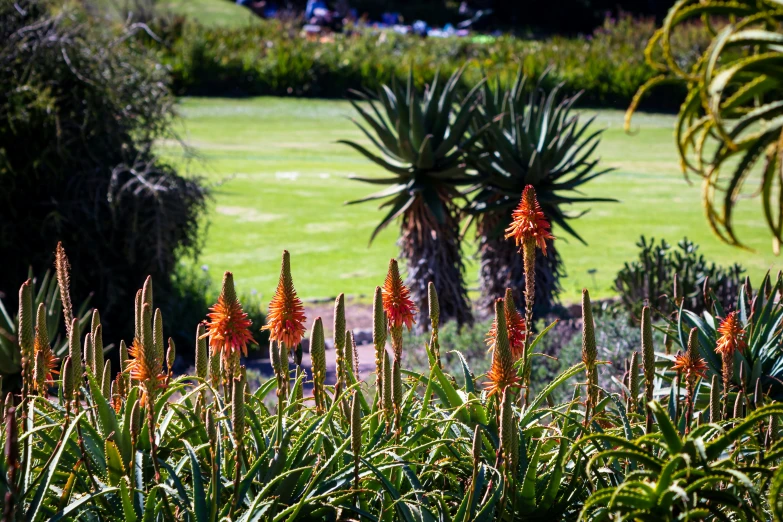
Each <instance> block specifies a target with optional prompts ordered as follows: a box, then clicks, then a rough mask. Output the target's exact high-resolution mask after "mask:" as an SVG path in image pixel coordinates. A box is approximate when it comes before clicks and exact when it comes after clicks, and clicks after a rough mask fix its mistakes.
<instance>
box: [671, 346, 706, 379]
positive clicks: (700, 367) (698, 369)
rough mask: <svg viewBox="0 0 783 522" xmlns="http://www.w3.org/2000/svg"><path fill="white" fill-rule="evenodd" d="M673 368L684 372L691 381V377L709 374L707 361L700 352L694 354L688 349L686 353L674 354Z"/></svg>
mask: <svg viewBox="0 0 783 522" xmlns="http://www.w3.org/2000/svg"><path fill="white" fill-rule="evenodd" d="M672 370H674V371H675V372H682V374H683V375H684V376H685V379H686V380H688V381H690V380H691V379H695V378H697V377H704V376H706V375H707V361H705V360H704V359H702V358H701V356H699V354H693V353H691V351H690V350H688V351H687V352H685V353H678V354H677V355H675V356H674V365H673V366H672Z"/></svg>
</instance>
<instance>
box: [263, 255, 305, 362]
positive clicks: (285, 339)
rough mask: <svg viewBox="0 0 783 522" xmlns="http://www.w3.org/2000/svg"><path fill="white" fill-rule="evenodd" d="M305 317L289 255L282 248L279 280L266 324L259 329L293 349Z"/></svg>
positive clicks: (303, 327)
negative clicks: (292, 275)
mask: <svg viewBox="0 0 783 522" xmlns="http://www.w3.org/2000/svg"><path fill="white" fill-rule="evenodd" d="M306 319H307V318H306V317H305V313H304V305H303V304H302V300H301V299H299V297H297V295H296V289H294V282H293V279H292V278H291V256H290V254H289V253H288V251H287V250H284V251H283V265H282V268H281V270H280V280H279V281H278V283H277V289H276V290H275V295H274V296H273V297H272V300H271V301H270V302H269V314H268V315H267V319H266V326H264V327H263V328H262V329H261V330H269V337H270V339H272V340H273V341H277V342H279V343H283V344H284V345H285V346H286V347H287V348H288V349H289V350H293V349H294V348H296V347H297V346H298V345H299V343H300V342H301V341H302V337H303V336H304V333H305V326H304V324H305V320H306Z"/></svg>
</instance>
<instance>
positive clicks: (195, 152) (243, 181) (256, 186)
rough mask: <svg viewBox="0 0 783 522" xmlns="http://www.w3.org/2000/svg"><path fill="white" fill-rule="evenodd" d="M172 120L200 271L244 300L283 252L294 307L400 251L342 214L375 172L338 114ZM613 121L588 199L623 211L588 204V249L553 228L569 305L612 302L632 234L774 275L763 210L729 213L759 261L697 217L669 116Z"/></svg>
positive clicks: (171, 150) (368, 213)
mask: <svg viewBox="0 0 783 522" xmlns="http://www.w3.org/2000/svg"><path fill="white" fill-rule="evenodd" d="M180 112H181V114H182V116H183V123H182V138H183V139H184V140H185V142H186V143H188V144H189V146H190V147H191V148H192V150H191V151H190V152H189V153H188V154H185V153H183V151H182V150H181V149H179V148H177V147H175V146H173V145H171V144H164V145H163V146H162V150H163V152H164V154H165V156H166V157H167V158H169V159H171V160H172V161H174V162H176V163H177V164H179V165H181V166H182V168H183V169H186V170H187V171H188V172H191V173H193V174H200V175H204V176H205V177H206V178H207V179H208V180H209V182H211V183H212V184H213V185H214V196H215V197H214V201H213V202H212V203H211V205H210V210H209V215H208V218H207V219H208V221H209V229H208V233H207V236H206V244H205V248H204V251H203V254H202V256H201V258H200V259H199V260H198V261H197V263H198V264H205V265H207V266H208V267H209V271H210V274H211V275H212V277H213V278H214V279H216V280H219V278H220V274H221V273H222V271H224V270H232V271H233V272H234V273H235V277H236V280H237V284H238V285H239V289H240V292H243V293H244V292H249V291H251V290H255V291H257V292H259V293H260V294H261V296H262V299H263V300H264V301H266V300H267V299H268V298H269V297H270V296H271V293H272V292H273V291H274V288H275V285H276V282H277V277H278V270H279V262H280V260H279V258H280V253H281V251H282V250H283V249H288V250H289V251H290V252H291V255H292V267H293V272H294V281H295V282H296V285H297V289H298V291H299V293H300V295H301V296H302V297H305V298H320V297H324V298H326V297H332V296H334V295H336V294H337V293H339V292H345V293H346V295H354V296H367V295H371V294H372V291H373V289H374V287H375V286H376V285H377V284H380V283H381V282H382V281H383V277H384V274H385V271H386V265H387V263H388V260H389V258H390V257H391V256H394V255H395V254H396V247H395V244H394V243H395V239H396V232H397V231H396V230H395V229H387V230H386V231H384V232H383V233H382V234H381V235H380V236H379V237H378V238H377V239H376V241H375V242H374V243H373V244H372V245H371V246H369V247H368V243H367V242H368V238H369V236H370V233H371V231H372V229H373V228H374V226H375V225H376V222H377V220H378V219H379V218H380V217H381V214H380V213H379V212H378V211H377V210H376V207H375V206H374V205H372V204H364V205H357V206H344V205H343V202H344V201H346V200H348V199H353V198H357V197H360V196H363V195H365V194H368V193H369V192H370V191H371V190H372V187H370V186H367V185H364V184H361V183H358V182H354V181H351V180H349V179H347V176H348V175H349V174H352V173H355V174H361V175H365V176H366V175H376V174H380V170H379V169H378V168H377V167H375V166H374V165H373V164H372V163H370V162H368V161H366V160H364V159H363V158H362V157H361V156H359V155H358V154H356V153H355V152H354V151H352V150H351V149H349V148H348V147H345V146H342V145H339V144H336V143H335V141H336V140H338V139H341V138H352V139H357V140H362V138H363V137H362V136H361V135H360V133H359V132H358V131H357V130H356V128H355V127H353V125H352V124H351V122H350V121H349V120H348V118H347V116H350V115H351V107H350V106H349V105H348V104H347V103H345V102H342V101H321V100H303V99H279V98H256V99H243V100H235V99H195V98H191V99H183V100H182V102H181V107H180ZM588 112H594V111H588ZM622 117H623V114H622V113H621V112H618V111H598V120H597V124H598V125H600V126H602V127H605V128H606V132H605V134H604V138H603V141H602V143H601V145H600V147H599V149H598V154H599V155H600V156H601V158H602V162H603V164H604V165H606V166H612V167H615V168H616V169H617V170H616V171H614V172H613V173H611V174H609V175H607V176H604V177H603V178H602V179H599V180H596V181H594V182H593V183H592V186H591V187H590V188H589V192H588V193H589V194H590V195H601V196H609V197H614V198H617V199H619V200H621V203H619V204H603V205H600V206H598V205H596V206H595V207H594V208H593V209H592V211H591V212H590V213H588V214H587V215H586V216H584V217H583V218H581V219H579V220H578V221H575V222H573V223H574V226H575V228H576V229H577V231H578V232H579V233H580V234H582V236H583V237H584V238H585V240H586V241H587V242H588V245H587V246H584V245H582V244H580V243H579V242H577V241H575V240H573V239H570V238H568V237H565V236H560V235H559V234H558V230H557V229H555V234H556V235H558V236H559V240H558V241H559V242H558V248H559V249H560V252H561V253H562V256H563V259H564V260H565V264H566V269H567V271H568V278H567V279H565V280H564V281H563V284H564V288H565V291H566V294H565V296H564V298H565V300H566V301H575V300H577V298H578V295H579V293H580V291H581V288H582V287H587V288H589V289H590V290H591V293H593V294H594V295H595V296H597V297H607V296H610V295H612V293H613V292H612V287H613V284H612V281H613V279H614V276H615V274H616V272H617V270H618V269H619V268H620V267H622V265H623V263H624V262H626V261H628V260H630V259H631V258H633V257H634V256H635V255H636V252H637V248H636V247H635V242H636V241H637V239H638V238H639V236H640V235H641V234H645V235H648V236H655V237H656V238H659V237H664V238H666V239H667V240H669V241H670V242H672V243H675V242H676V241H678V240H679V239H681V238H682V237H683V236H688V237H689V238H690V239H692V240H694V241H695V242H697V243H698V244H700V245H701V250H702V251H703V252H704V254H705V255H707V257H708V258H709V259H712V260H714V261H716V262H718V263H723V264H728V263H733V262H740V263H742V264H743V265H745V266H746V267H747V268H748V269H749V273H750V275H751V276H752V277H753V278H754V280H758V278H759V277H760V276H761V275H762V274H763V273H764V272H765V271H766V270H768V269H770V268H773V269H775V270H777V269H778V268H780V267H781V266H783V262H782V261H781V259H780V258H776V257H775V256H773V255H772V253H771V248H770V241H769V239H768V236H767V232H766V229H765V226H764V224H763V220H762V215H761V211H760V207H759V205H758V200H753V201H750V202H745V203H743V204H742V205H741V206H740V207H739V209H738V211H737V226H738V229H739V230H740V231H741V232H742V237H743V238H745V240H746V242H747V244H748V245H749V246H751V247H753V248H754V249H755V250H756V251H755V252H748V251H743V250H739V249H736V248H731V247H728V246H725V245H723V244H721V243H720V242H719V241H718V240H717V239H716V238H715V237H714V236H713V235H712V233H711V232H710V230H709V229H708V227H707V223H706V221H705V220H704V216H703V212H702V207H701V203H700V192H701V191H700V186H699V185H698V184H695V185H688V184H687V183H686V182H685V180H684V178H683V177H682V175H681V174H680V172H679V169H678V163H677V156H676V153H675V149H674V142H673V138H672V123H673V117H671V116H663V115H643V114H642V115H639V116H637V118H636V119H635V120H634V125H635V128H636V132H635V133H634V134H633V135H628V134H625V133H624V132H623V130H622ZM191 153H192V154H191ZM578 210H581V209H580V208H574V211H578ZM474 254H475V249H474V248H473V247H472V245H467V246H466V250H465V255H466V257H467V258H469V259H471V260H472V257H473V255H474ZM591 270H595V273H594V274H592V275H591V274H590V273H589V271H591ZM468 276H469V281H470V284H471V286H472V287H475V286H476V264H475V263H474V262H471V263H469V265H468Z"/></svg>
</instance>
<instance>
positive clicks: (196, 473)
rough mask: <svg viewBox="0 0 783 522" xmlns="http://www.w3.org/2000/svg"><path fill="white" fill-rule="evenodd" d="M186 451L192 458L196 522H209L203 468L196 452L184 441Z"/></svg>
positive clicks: (191, 468)
mask: <svg viewBox="0 0 783 522" xmlns="http://www.w3.org/2000/svg"><path fill="white" fill-rule="evenodd" d="M182 442H183V444H184V445H185V451H187V453H188V457H189V458H190V474H191V476H192V477H193V513H194V514H195V515H196V522H208V521H209V510H208V509H207V495H206V492H205V491H204V480H203V479H202V477H201V466H200V465H199V463H198V457H197V456H196V452H195V451H193V446H191V445H190V444H189V443H188V441H186V440H183V441H182Z"/></svg>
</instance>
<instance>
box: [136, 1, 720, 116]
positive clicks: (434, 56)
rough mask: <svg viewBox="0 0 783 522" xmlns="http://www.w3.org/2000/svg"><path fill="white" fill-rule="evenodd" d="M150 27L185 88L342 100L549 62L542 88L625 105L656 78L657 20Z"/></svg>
mask: <svg viewBox="0 0 783 522" xmlns="http://www.w3.org/2000/svg"><path fill="white" fill-rule="evenodd" d="M153 30H154V31H155V33H156V34H158V35H159V36H160V38H161V39H162V41H163V45H161V44H159V43H157V42H156V41H155V40H152V39H150V40H149V45H151V46H153V47H154V48H155V49H157V50H158V53H159V56H160V58H161V60H162V61H163V62H164V63H166V64H167V65H168V66H169V67H170V68H171V74H172V78H173V85H174V89H175V92H177V93H178V94H186V95H199V96H214V95H218V96H225V95H275V96H291V95H293V96H313V97H324V98H342V97H344V96H345V94H346V92H347V91H348V90H349V89H359V88H366V89H369V90H371V91H375V90H377V88H378V87H380V85H381V84H384V83H386V84H388V83H391V81H392V78H397V79H399V80H401V81H402V80H404V79H405V78H406V77H407V75H408V72H409V70H410V69H411V68H412V69H413V75H414V78H415V79H416V82H417V87H419V88H422V87H423V86H424V84H425V83H431V82H432V80H433V78H434V77H435V74H436V72H438V71H440V74H441V76H447V75H450V74H451V73H453V72H454V71H455V70H456V69H458V68H459V67H461V66H462V65H464V64H468V65H469V67H468V70H467V71H466V74H465V75H463V80H464V85H465V86H472V85H475V84H476V82H477V81H478V80H479V79H480V78H482V77H483V76H484V75H485V74H487V73H488V74H490V75H492V76H498V77H500V78H501V79H502V80H503V81H508V82H510V81H512V80H513V78H514V76H515V75H516V73H517V71H518V69H519V68H520V67H522V68H523V72H524V73H525V74H526V75H527V76H529V77H535V78H537V77H539V76H541V74H542V73H543V72H544V71H545V70H546V69H547V68H550V67H552V68H553V71H552V73H551V74H550V76H549V80H550V82H551V83H549V84H548V85H546V86H545V87H547V88H551V87H553V86H554V85H556V84H558V83H563V89H564V91H566V92H578V91H584V93H583V95H582V98H581V103H582V104H584V105H588V106H605V107H625V106H626V105H627V103H628V102H630V100H631V99H632V97H633V95H634V93H635V91H636V89H637V88H638V87H639V86H640V85H642V84H643V83H644V82H645V81H647V80H648V79H650V78H652V77H653V76H654V71H653V70H651V69H650V68H649V67H648V66H647V65H646V64H645V63H644V59H643V57H642V55H641V52H642V51H643V45H642V42H643V39H644V38H645V37H646V36H648V35H652V33H653V31H654V24H653V22H652V21H638V22H637V21H634V20H633V19H632V18H630V17H627V16H626V17H621V18H618V19H608V20H607V21H606V23H605V25H604V26H603V27H602V28H601V29H599V30H597V31H596V32H595V33H594V34H592V35H590V36H588V37H578V38H564V37H552V38H549V39H546V40H540V41H538V40H525V39H522V38H517V37H514V36H510V35H503V36H499V37H476V38H429V39H421V38H416V37H411V36H405V35H399V34H396V33H394V32H391V31H384V32H376V31H374V30H372V29H361V30H359V31H358V32H352V33H346V34H336V35H334V36H328V37H324V38H321V39H317V40H315V39H307V38H304V37H302V36H300V33H299V28H298V27H292V26H289V25H286V24H284V23H282V22H279V21H274V20H273V21H265V22H262V23H258V24H253V25H252V26H248V27H241V28H231V29H229V28H209V27H203V26H201V25H199V24H198V23H197V22H195V21H191V20H185V19H183V18H176V19H164V20H160V21H159V22H158V23H157V25H155V26H154V28H153ZM689 31H690V30H689ZM691 33H694V34H696V35H699V36H698V37H696V38H690V37H683V38H681V39H680V38H675V40H674V45H675V46H677V45H682V46H683V47H685V48H688V49H690V48H691V47H692V46H693V44H694V41H696V42H706V41H708V39H707V38H706V37H705V36H703V35H702V34H701V33H700V32H696V31H690V32H688V34H691ZM685 36H687V35H685ZM680 42H682V43H680ZM682 92H683V91H682V90H680V89H678V88H675V89H673V90H669V91H667V90H666V89H665V88H663V89H661V90H659V91H656V92H655V93H654V94H653V96H652V98H651V99H650V100H649V102H648V103H649V104H650V105H649V106H650V107H657V108H662V109H667V110H675V109H676V108H677V106H676V105H675V104H673V103H672V101H671V100H672V99H673V98H672V97H673V96H676V95H681V94H682Z"/></svg>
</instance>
